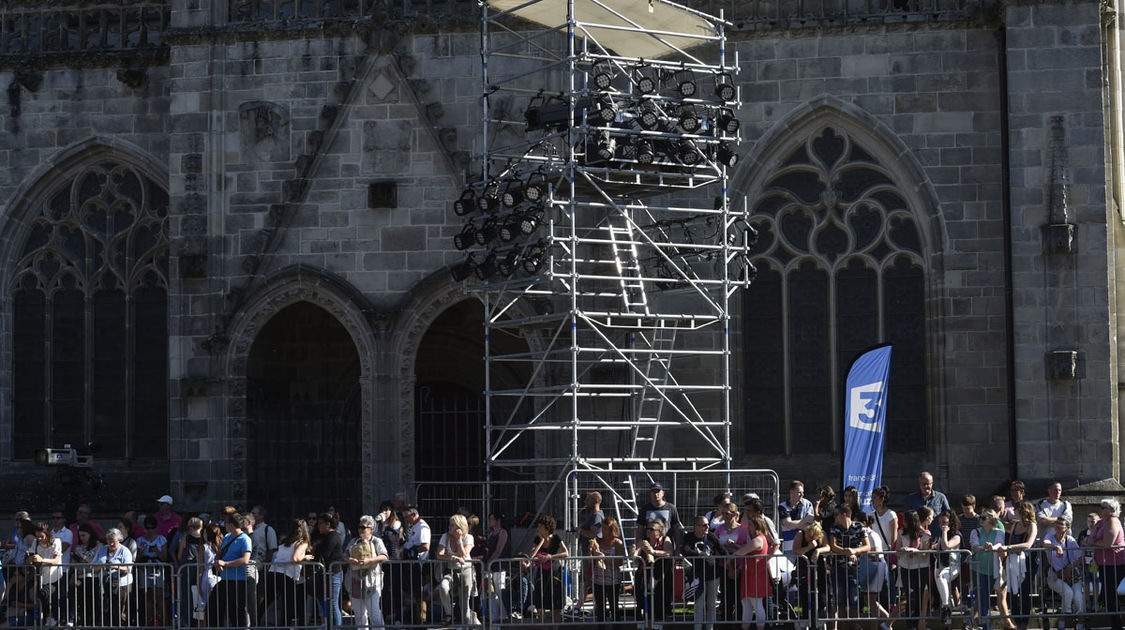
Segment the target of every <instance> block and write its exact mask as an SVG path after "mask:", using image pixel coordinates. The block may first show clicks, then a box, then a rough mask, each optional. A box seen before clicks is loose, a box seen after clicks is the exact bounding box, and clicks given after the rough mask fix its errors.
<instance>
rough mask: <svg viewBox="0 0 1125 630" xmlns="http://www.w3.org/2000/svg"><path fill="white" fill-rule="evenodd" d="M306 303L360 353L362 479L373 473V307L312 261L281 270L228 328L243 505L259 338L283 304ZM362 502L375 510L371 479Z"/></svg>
mask: <svg viewBox="0 0 1125 630" xmlns="http://www.w3.org/2000/svg"><path fill="white" fill-rule="evenodd" d="M298 302H307V303H310V304H313V305H315V306H318V307H320V308H322V309H324V310H325V311H327V312H328V313H329V314H330V315H331V316H332V317H334V318H335V319H336V321H337V322H339V324H340V325H341V326H342V327H343V328H344V330H345V331H346V332H347V334H348V336H349V337H350V338H351V341H352V343H353V344H354V346H355V349H356V353H357V355H358V357H359V384H360V440H361V445H360V458H361V461H362V473H361V477H360V478H361V479H363V480H371V479H373V478H374V460H375V451H374V422H375V418H374V413H375V411H374V410H375V395H376V393H375V392H376V388H375V376H376V362H377V352H378V344H377V343H376V338H375V335H374V332H373V330H372V326H371V318H372V315H373V313H374V309H373V308H372V306H371V305H370V304H369V303H368V302H367V300H366V299H365V298H364V297H363V295H362V294H361V293H360V292H359V291H358V290H356V289H355V288H354V287H352V286H351V285H350V284H349V283H348V282H346V281H345V280H343V279H341V278H339V277H338V276H336V275H334V274H332V273H331V272H329V271H326V270H323V269H320V268H316V267H311V266H308V265H296V266H293V267H288V268H285V269H282V270H280V271H279V272H278V273H276V274H274V275H273V276H271V277H270V278H269V279H268V280H267V282H265V283H264V284H263V286H262V288H261V289H259V290H258V291H257V292H255V293H254V294H253V295H251V296H250V298H249V299H248V300H247V301H246V303H245V305H244V306H243V308H242V309H241V310H240V311H239V312H238V313H236V314H235V316H234V318H233V319H232V321H231V325H230V327H229V330H230V345H229V346H228V348H227V352H226V355H225V365H224V366H223V373H224V374H225V375H226V379H225V381H226V382H225V390H224V397H225V418H226V426H225V430H226V442H227V451H226V453H225V456H226V459H228V460H229V462H230V474H231V490H230V492H231V498H232V499H233V500H234V501H235V502H236V504H244V503H245V502H246V500H247V499H248V498H249V497H248V496H247V491H248V487H247V475H246V463H245V462H246V455H247V431H246V422H247V413H248V409H247V393H248V392H247V389H248V388H247V385H248V373H247V369H248V363H249V358H250V351H251V348H252V346H253V344H254V340H255V339H256V338H257V337H258V334H259V333H260V332H261V330H262V328H263V327H264V326H265V325H266V324H267V323H268V322H269V321H270V320H271V319H272V318H273V317H274V315H276V314H278V313H279V312H281V311H282V310H283V309H285V308H287V307H289V306H292V305H294V304H297V303H298ZM362 485H363V491H362V497H361V500H362V503H363V507H364V508H365V509H374V507H375V506H376V505H377V500H378V498H379V497H377V496H376V494H375V493H376V488H375V486H374V485H373V484H372V483H363V484H362Z"/></svg>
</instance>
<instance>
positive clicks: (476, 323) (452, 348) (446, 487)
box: [414, 299, 531, 516]
mask: <svg viewBox="0 0 1125 630" xmlns="http://www.w3.org/2000/svg"><path fill="white" fill-rule="evenodd" d="M491 347H492V351H493V352H494V353H497V354H512V353H517V352H527V342H526V341H524V339H523V338H522V337H518V336H515V335H497V336H495V337H494V338H493V339H492V340H491ZM492 368H493V372H492V385H493V387H494V388H501V389H510V388H516V387H521V386H523V385H524V384H526V383H527V380H528V378H530V373H531V372H530V369H531V368H530V365H529V364H528V363H523V362H511V363H504V364H500V365H496V364H494V365H493V366H492ZM415 376H416V381H415V382H416V383H417V385H416V389H415V400H414V422H415V431H414V435H415V437H414V449H415V450H414V478H415V480H416V481H418V482H420V484H421V485H420V487H419V493H418V501H419V507H420V508H422V510H423V512H428V513H432V514H436V515H446V516H447V515H448V514H452V513H453V510H455V509H457V508H458V507H460V506H461V505H472V504H473V503H474V502H475V501H477V500H479V498H480V496H479V487H480V484H482V483H483V482H484V478H485V459H486V456H487V453H486V438H485V427H486V422H485V400H484V386H485V378H484V308H483V306H482V305H481V303H480V302H479V301H477V300H475V299H468V300H463V301H461V302H458V303H456V304H454V305H453V306H450V307H449V308H447V309H446V310H445V311H443V312H442V313H441V314H440V315H439V316H438V317H437V318H436V319H435V320H434V322H433V323H432V324H431V325H430V327H429V328H428V329H427V330H426V334H425V335H424V336H423V337H422V341H421V343H420V345H419V348H418V356H417V360H416V362H415ZM494 404H495V405H496V407H497V408H494V409H493V410H492V413H493V418H494V419H495V418H503V417H505V415H506V413H505V410H504V409H503V408H502V407H503V405H504V401H498V400H494ZM530 447H531V442H530V440H529V439H528V440H522V439H521V442H520V444H519V446H518V448H519V449H520V450H521V452H527V453H530V452H531V448H530ZM504 477H505V475H504V474H503V472H502V471H494V474H493V479H494V480H496V481H503V479H504ZM453 481H455V482H458V483H457V484H450V483H449V482H453ZM466 482H467V483H466ZM511 500H512V501H515V500H516V497H515V496H514V495H513V496H512V497H511Z"/></svg>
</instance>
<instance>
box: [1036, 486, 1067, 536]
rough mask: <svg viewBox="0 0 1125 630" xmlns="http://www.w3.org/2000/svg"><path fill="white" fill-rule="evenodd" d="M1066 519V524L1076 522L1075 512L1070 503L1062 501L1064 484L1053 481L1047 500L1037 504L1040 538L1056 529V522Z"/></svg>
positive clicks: (1048, 488) (1048, 487)
mask: <svg viewBox="0 0 1125 630" xmlns="http://www.w3.org/2000/svg"><path fill="white" fill-rule="evenodd" d="M1063 516H1065V517H1066V522H1067V523H1071V522H1073V521H1074V511H1073V509H1071V507H1070V502H1069V501H1063V500H1062V484H1061V483H1059V482H1057V481H1052V482H1051V483H1049V484H1047V498H1046V499H1043V500H1042V501H1040V502H1039V503H1037V504H1035V517H1036V518H1037V519H1038V520H1039V535H1040V537H1042V536H1044V535H1046V534H1047V532H1049V531H1051V530H1052V529H1053V528H1054V527H1055V521H1057V520H1059V518H1060V517H1063Z"/></svg>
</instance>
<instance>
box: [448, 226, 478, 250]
mask: <svg viewBox="0 0 1125 630" xmlns="http://www.w3.org/2000/svg"><path fill="white" fill-rule="evenodd" d="M476 236H477V228H476V226H475V225H473V224H472V223H471V222H470V223H466V224H465V227H463V228H461V231H460V232H459V233H457V234H454V235H453V246H454V247H456V248H457V249H468V248H470V247H472V245H473V243H474V242H476Z"/></svg>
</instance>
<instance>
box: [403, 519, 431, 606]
mask: <svg viewBox="0 0 1125 630" xmlns="http://www.w3.org/2000/svg"><path fill="white" fill-rule="evenodd" d="M402 515H403V520H405V521H406V527H407V530H406V544H405V545H403V548H402V557H403V559H406V560H418V562H416V563H413V564H411V565H410V566H409V567H408V568H407V574H406V584H405V585H404V586H405V588H403V591H404V592H405V593H406V594H407V596H408V597H409V598H410V599H411V600H413V601H412V609H413V611H414V623H417V624H424V623H426V617H427V615H426V597H425V594H424V588H423V587H424V583H423V579H422V578H423V571H422V568H423V567H422V565H423V563H424V561H425V560H426V559H427V558H429V557H430V526H429V524H428V523H426V521H423V520H422V517H421V516H420V515H419V514H418V508H416V507H414V506H413V505H411V506H409V507H407V508H406V509H405V510H403V512H402Z"/></svg>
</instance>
